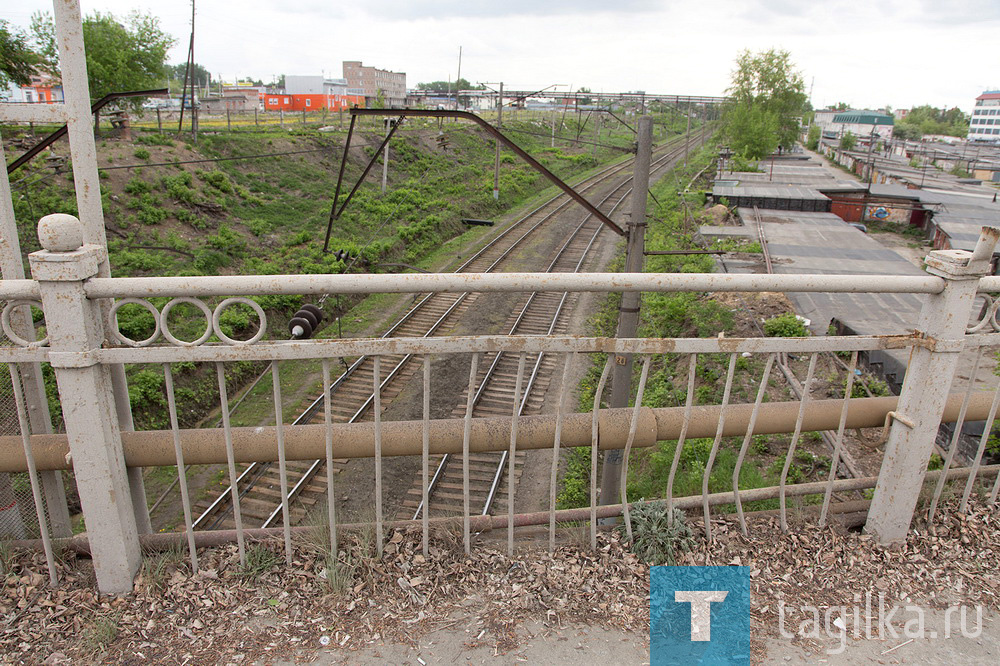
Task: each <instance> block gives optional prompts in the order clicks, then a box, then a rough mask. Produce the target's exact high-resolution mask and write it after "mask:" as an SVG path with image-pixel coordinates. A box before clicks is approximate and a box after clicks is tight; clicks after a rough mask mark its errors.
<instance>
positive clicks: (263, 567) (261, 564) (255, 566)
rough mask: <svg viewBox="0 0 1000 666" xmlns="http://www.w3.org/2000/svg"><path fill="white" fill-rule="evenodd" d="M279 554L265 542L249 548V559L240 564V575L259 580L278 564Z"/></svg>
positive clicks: (247, 578)
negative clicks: (272, 550)
mask: <svg viewBox="0 0 1000 666" xmlns="http://www.w3.org/2000/svg"><path fill="white" fill-rule="evenodd" d="M278 560H279V558H278V556H277V555H275V554H274V553H273V552H271V550H270V549H269V548H268V547H267V546H265V545H264V544H254V545H252V546H250V547H249V548H247V561H246V563H245V564H243V565H241V566H240V575H241V576H242V577H243V578H245V579H246V580H259V579H260V577H261V576H263V575H264V574H266V573H267V572H268V571H270V570H271V569H273V568H274V567H275V566H276V565H277V564H278Z"/></svg>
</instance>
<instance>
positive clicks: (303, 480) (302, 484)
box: [262, 153, 675, 528]
mask: <svg viewBox="0 0 1000 666" xmlns="http://www.w3.org/2000/svg"><path fill="white" fill-rule="evenodd" d="M673 156H675V154H674V153H668V154H667V155H664V156H663V157H661V158H660V159H659V160H658V161H657V162H658V163H659V164H660V165H661V166H662V164H664V163H666V161H668V160H669V159H671V157H673ZM658 168H659V167H658ZM615 173H617V171H615ZM625 182H626V184H627V182H628V181H625ZM620 187H621V185H619V186H618V188H620ZM618 188H616V190H617V189H618ZM631 191H632V190H631V188H629V190H628V192H626V193H625V194H624V195H622V199H624V198H625V197H626V196H628V194H629V193H630V192H631ZM613 193H614V192H612V193H610V194H608V195H607V196H606V197H604V199H602V200H601V202H600V203H601V204H603V203H605V202H606V201H607V200H608V199H610V198H611V196H612V195H613ZM620 203H621V201H619V202H617V203H615V205H614V206H613V207H612V209H611V212H612V213H613V212H614V211H615V210H616V209H617V207H618V205H619V204H620ZM567 205H569V202H566V203H564V204H560V205H559V206H558V207H557V208H556V209H555V210H553V211H552V212H550V213H548V214H546V215H545V216H544V217H543V218H542V219H541V220H539V221H538V222H537V223H535V225H533V226H532V227H531V228H530V229H529V230H528V231H526V232H525V233H524V234H523V235H522V236H521V237H520V238H518V239H517V240H516V241H515V243H514V244H513V245H511V246H510V247H508V248H507V250H505V251H504V252H503V254H501V255H500V256H499V257H498V258H497V259H496V260H495V261H493V263H492V264H490V265H489V267H487V268H486V270H484V271H483V272H490V271H492V270H493V269H494V268H495V267H496V266H497V265H499V264H500V262H501V261H502V260H503V259H505V258H506V257H507V256H509V255H510V253H511V252H513V251H514V249H516V248H517V247H518V246H519V245H520V244H521V242H522V241H523V240H524V239H525V238H527V236H528V235H529V234H531V233H533V232H534V231H535V230H536V229H537V228H538V227H539V226H541V225H542V224H543V223H544V222H546V221H548V220H549V219H550V218H551V217H552V216H553V215H555V214H556V213H558V212H559V211H561V210H562V209H563V208H564V207H565V206H567ZM540 208H541V207H539V209H540ZM539 209H536V210H539ZM592 217H593V216H592V215H590V214H588V215H587V216H586V217H585V218H584V220H583V221H582V222H581V223H580V225H579V226H578V227H577V229H576V230H574V232H573V234H571V235H570V237H569V238H568V239H567V240H566V241H565V242H564V243H563V245H562V247H561V248H560V249H559V251H558V252H557V255H556V258H555V259H553V260H552V261H551V262H550V264H549V267H548V268H547V269H546V272H549V271H551V270H552V269H553V268H554V267H555V265H556V263H557V262H558V260H559V257H560V256H561V255H562V253H563V252H564V251H565V250H566V248H568V247H569V244H570V243H571V242H572V240H573V238H575V236H576V234H577V233H578V232H579V231H580V230H581V229H582V228H583V227H584V226H585V225H586V224H587V222H589V221H590V219H591V218H592ZM600 229H601V227H599V228H598V232H599V231H600ZM596 238H597V233H596V232H595V234H594V236H593V237H592V238H591V241H590V243H589V244H588V246H587V251H589V249H590V247H591V246H592V245H593V243H594V240H595V239H596ZM584 256H586V253H585V255H584ZM469 263H470V262H466V264H463V267H464V266H465V265H468V264H469ZM580 263H582V259H581V262H578V265H577V269H578V268H579V265H580ZM470 293H472V292H465V293H463V294H461V295H460V296H459V298H458V299H456V301H455V303H454V304H453V305H452V306H451V308H449V309H448V311H447V312H446V313H445V314H444V315H442V316H441V317H440V318H439V319H438V320H437V321H436V322H435V323H434V324H433V325H432V326H431V328H430V329H429V330H428V331H427V332H426V333H424V335H422V336H421V337H424V338H426V337H430V336H431V335H432V334H433V333H434V332H435V331H437V329H438V328H439V327H440V325H441V324H442V323H443V322H444V321H445V319H446V318H447V317H448V316H449V315H450V314H451V312H452V310H454V309H455V308H456V307H458V305H459V303H461V302H462V301H464V300H465V298H466V297H467V296H469V295H470ZM538 293H539V292H535V293H533V294H532V295H531V296H530V297H529V299H528V303H527V304H526V305H525V306H524V308H523V309H522V311H521V314H520V315H519V316H518V318H517V323H520V322H521V320H522V319H523V317H524V315H525V314H526V313H527V311H528V307H529V306H530V304H531V302H532V301H533V300H534V298H535V296H536V295H537V294H538ZM432 295H433V294H429V295H428V297H427V298H429V297H430V296H432ZM425 300H426V299H425ZM564 302H565V294H564V296H563V299H562V301H561V302H560V305H559V309H558V310H557V313H556V319H553V324H552V326H550V327H549V333H550V334H551V332H552V328H553V327H554V326H555V321H556V320H557V319H558V316H559V313H560V312H561V311H562V304H563V303H564ZM412 311H413V310H412V309H411V312H412ZM398 326H399V324H397V325H396V326H394V327H393V329H391V330H395V329H396V328H397V327H398ZM516 328H517V324H515V326H514V328H512V329H511V332H510V334H511V335H513V334H514V333H515V331H516ZM382 337H387V336H386V335H383V336H382ZM502 355H503V354H502V353H500V354H497V356H496V358H495V359H494V361H493V364H492V365H491V366H490V368H489V370H488V371H487V374H486V377H485V378H484V380H483V384H482V385H481V387H480V389H479V391H477V393H476V396H475V397H474V399H473V404H474V405H475V404H476V403H478V401H479V398H480V397H481V395H482V391H483V389H484V388H485V386H486V381H487V380H488V379H489V377H490V376H491V375H492V373H493V371H494V370H495V368H496V366H497V364H498V363H499V361H500V357H501V356H502ZM413 356H414V354H406V355H405V356H403V358H402V359H401V360H400V361H399V362H398V363H397V364H396V365H395V367H394V368H393V369H392V370H391V371H390V372H389V374H388V375H387V376H386V378H385V379H384V380H382V381H381V382H379V391H382V390H383V388H384V387H386V386H388V385H389V384H390V383H391V381H392V380H393V379H394V378H395V377H396V376H397V375H398V374H399V373H401V372H402V369H403V367H404V366H405V365H406V364H407V363H408V362H409V361H410V359H411V358H412V357H413ZM542 356H544V355H543V354H539V362H540V361H541V358H542ZM362 358H364V357H362ZM536 368H537V365H536ZM533 382H534V375H533V376H532V382H530V383H529V385H528V389H527V391H526V393H525V395H527V392H530V390H531V386H532V384H533ZM322 399H323V397H322V396H321V397H320V398H318V399H317V400H316V401H314V402H313V403H312V405H310V409H314V408H317V406H318V405H319V403H320V402H321V401H322ZM374 400H375V394H374V393H372V394H371V395H370V396H368V398H367V399H366V400H365V402H364V404H362V405H361V407H359V408H358V409H357V411H355V413H354V415H353V416H351V418H350V420H349V421H348V423H356V422H357V421H358V420H360V419H361V418H362V417H363V416H364V414H365V413H367V411H368V409H369V408H370V407H371V405H372V404H373V403H374ZM523 404H526V403H523ZM522 409H523V406H522ZM303 416H304V414H303ZM300 418H302V417H301V416H300ZM297 422H298V420H296V423H297ZM293 425H295V424H293ZM447 458H448V456H447V455H445V457H444V460H443V461H442V464H440V465H439V466H438V469H437V470H436V471H435V473H434V477H433V478H432V480H431V482H430V485H429V487H428V492H430V490H431V489H432V488H433V486H434V485H436V483H437V482H438V480H439V479H440V477H441V474H442V473H443V470H444V469H445V467H446V466H447V465H446V463H447ZM505 459H506V458H504V460H505ZM325 463H326V461H325V460H322V459H318V460H314V461H313V462H312V464H311V465H310V466H309V468H308V469H307V470H306V472H305V473H304V474H303V475H302V476H301V477H300V478H299V480H298V481H297V482H296V484H295V486H294V487H293V488H292V489H291V490H290V491H289V493H288V499H289V501H291V500H292V499H293V498H295V497H297V496H298V495H299V494H300V493H301V492H302V491H303V490H304V489H305V488H306V486H307V485H308V483H309V481H311V480H312V478H313V477H314V476H315V475H316V474H317V473H318V472H319V470H320V469H321V468H322V467H323V465H324V464H325ZM487 506H488V505H487ZM279 515H281V507H280V506H278V507H276V508H275V509H274V511H272V512H271V514H270V515H269V516H268V518H267V520H265V521H264V524H263V525H262V527H265V528H266V527H270V526H271V525H272V524H273V523H274V521H276V520H277V519H278V516H279ZM418 515H419V509H418ZM414 519H416V517H415V518H414Z"/></svg>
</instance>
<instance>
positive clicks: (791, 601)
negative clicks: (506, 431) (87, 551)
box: [0, 497, 1000, 666]
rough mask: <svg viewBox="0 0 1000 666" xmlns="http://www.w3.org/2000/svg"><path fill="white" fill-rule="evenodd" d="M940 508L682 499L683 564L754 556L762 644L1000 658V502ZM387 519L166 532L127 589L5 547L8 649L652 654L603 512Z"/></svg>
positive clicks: (643, 592) (755, 619)
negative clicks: (195, 566) (465, 523)
mask: <svg viewBox="0 0 1000 666" xmlns="http://www.w3.org/2000/svg"><path fill="white" fill-rule="evenodd" d="M939 509H940V510H939V511H938V512H937V514H936V517H935V520H934V522H933V523H927V522H926V521H925V520H924V519H923V517H922V514H919V513H918V516H917V519H916V520H915V521H914V525H913V528H912V529H911V530H910V532H909V533H908V534H907V537H906V540H905V542H903V543H901V544H898V545H896V546H893V547H883V546H880V545H879V544H877V543H876V542H875V540H874V539H873V538H871V537H870V536H866V535H863V534H859V533H857V532H855V531H852V530H848V529H845V528H844V527H842V526H840V525H839V524H836V523H835V522H834V523H832V524H831V525H829V526H827V527H823V528H820V527H818V526H817V525H816V524H815V522H813V521H802V522H794V523H793V524H792V526H791V531H790V532H789V533H783V532H782V531H781V529H780V526H779V524H778V522H777V520H776V519H774V518H768V517H753V516H752V517H750V518H749V519H748V525H747V527H748V533H747V535H746V536H744V535H743V534H742V533H741V531H740V528H739V525H738V524H737V523H735V522H733V521H731V520H729V519H725V518H719V519H715V518H713V520H712V529H713V535H714V539H713V540H712V541H708V540H706V538H705V536H704V526H703V525H702V524H701V522H700V521H699V520H694V519H692V520H690V521H689V526H690V527H691V529H692V530H693V534H692V536H691V537H690V541H687V542H685V543H686V548H687V549H686V550H684V549H683V548H680V549H678V550H677V551H675V552H676V555H677V557H678V564H681V565H686V566H690V565H699V566H705V565H709V566H711V565H717V566H718V565H721V566H728V565H737V566H743V567H747V571H748V572H749V577H750V586H751V592H752V598H751V608H750V614H749V615H748V616H747V617H746V619H747V623H748V624H747V631H748V632H749V635H750V636H751V637H752V645H751V648H750V649H751V650H752V653H751V654H752V662H753V663H775V664H781V663H832V664H837V663H848V664H861V663H885V664H893V663H942V664H943V663H961V664H965V663H975V664H980V663H982V664H986V663H997V661H998V659H997V657H998V656H1000V650H998V648H1000V646H998V641H1000V632H998V631H997V629H998V624H997V620H998V618H1000V615H998V612H997V611H998V609H1000V601H998V600H1000V596H998V595H1000V583H998V581H997V579H996V577H995V576H993V575H992V570H993V569H994V568H995V564H996V561H997V553H998V552H1000V514H997V512H996V511H995V507H993V506H992V505H990V504H988V503H987V502H986V501H984V500H982V499H979V498H977V497H974V498H973V502H972V503H971V504H970V507H969V509H968V511H967V512H966V513H961V512H959V511H958V501H957V500H955V499H949V500H946V501H945V502H944V503H942V504H941V505H940V506H939ZM388 536H389V537H390V538H388V539H387V543H386V549H385V555H384V556H382V557H378V556H376V555H375V554H374V553H373V551H372V543H371V541H370V535H366V534H363V533H355V534H353V535H350V536H345V537H344V540H343V541H342V542H341V552H340V557H339V559H338V561H337V562H338V564H336V565H333V564H332V562H331V560H329V559H327V557H326V555H325V553H324V551H323V549H322V547H321V546H320V541H321V540H316V541H312V540H302V541H297V545H296V547H295V550H294V552H293V557H292V563H291V564H290V565H285V564H284V558H283V556H282V553H281V544H280V542H268V543H264V544H256V545H253V546H252V550H253V560H252V561H253V564H252V565H248V566H246V567H243V566H241V565H240V564H239V560H238V555H237V553H236V547H235V546H234V545H228V546H224V547H220V548H212V549H203V550H201V551H200V552H199V563H200V571H199V573H197V574H192V573H191V569H190V567H189V565H188V564H187V562H186V556H185V553H184V551H183V550H182V551H179V552H178V551H168V552H166V553H163V554H161V555H159V556H151V557H150V558H149V559H148V560H147V565H146V566H145V567H144V568H143V570H142V572H141V573H140V576H139V577H138V579H137V585H136V590H135V592H133V593H131V594H128V595H124V596H121V597H110V596H104V597H100V596H98V595H97V594H96V592H95V590H94V578H93V576H94V574H93V569H92V567H91V565H90V562H89V560H87V559H85V558H82V557H79V556H76V555H74V554H73V553H63V554H62V555H61V556H60V558H59V559H58V560H57V561H56V567H57V571H58V575H59V579H60V584H59V585H58V586H57V587H51V586H48V585H47V582H46V581H47V575H46V573H45V571H46V569H45V561H44V558H43V557H42V556H41V555H40V554H39V553H31V554H25V555H21V556H18V557H14V558H8V559H6V560H4V563H3V564H4V567H5V572H6V573H5V576H6V581H7V584H6V585H3V586H2V587H0V615H2V616H3V617H4V621H5V623H4V629H3V631H0V654H2V657H3V658H2V659H0V661H2V662H4V663H8V662H9V663H51V664H55V663H97V662H100V663H122V664H139V663H149V662H152V663H178V664H182V663H183V664H189V663H220V664H244V663H292V662H294V663H409V664H420V665H421V666H426V665H427V664H436V663H486V662H490V663H500V664H506V663H524V662H530V663H565V662H568V661H572V660H576V661H585V663H601V662H607V663H623V664H625V663H627V664H642V663H647V662H648V656H647V655H648V652H647V645H646V641H647V637H648V623H649V567H648V565H647V564H645V563H643V562H642V561H640V559H639V558H638V557H637V556H636V555H635V554H634V553H632V552H630V550H629V549H628V547H627V544H626V542H625V541H624V539H623V537H622V536H621V535H620V534H616V533H613V532H603V533H602V534H601V535H599V540H598V548H597V550H596V551H593V550H590V549H589V547H587V546H585V545H580V544H579V543H578V542H577V541H575V540H573V539H572V538H570V539H560V542H559V543H560V544H562V545H559V546H558V547H557V548H556V550H555V551H554V552H551V553H550V552H548V551H547V550H545V549H544V548H537V547H524V548H523V549H521V550H518V551H517V552H515V554H514V555H513V556H508V555H506V553H505V552H503V551H502V550H498V549H497V548H495V547H494V546H492V545H491V543H490V542H488V541H483V540H478V539H477V540H476V542H474V544H473V546H472V550H471V552H470V553H469V554H465V553H464V552H463V550H462V547H461V539H460V538H459V537H458V536H457V535H456V534H454V533H453V532H450V531H446V530H441V531H437V532H435V534H434V535H433V537H432V541H431V551H430V557H424V556H423V555H422V554H421V553H420V537H419V530H418V529H415V528H411V529H408V530H406V531H396V532H391V533H390V534H389V535H388ZM331 566H335V568H334V569H333V570H334V572H335V573H334V574H333V576H332V577H331V573H330V572H331ZM865 593H868V594H872V595H874V596H875V597H876V598H877V596H878V595H879V594H882V595H883V596H884V599H885V600H886V607H887V608H891V607H892V606H894V605H896V606H900V607H901V608H902V609H903V611H904V612H905V613H909V614H910V615H906V616H903V613H899V614H897V616H896V617H894V618H892V621H891V622H890V621H889V619H888V616H887V615H883V616H882V617H883V618H885V622H882V624H884V626H885V632H884V634H882V636H884V639H883V638H882V637H880V632H879V630H878V626H879V623H880V621H879V620H878V619H877V618H873V620H874V621H875V622H874V624H873V628H874V630H873V631H871V632H870V634H869V632H866V631H864V624H863V623H864V621H865V620H866V619H867V617H868V616H869V615H876V614H878V611H877V610H875V609H874V608H873V610H872V611H871V612H869V611H867V610H865V609H864V608H863V606H862V607H861V609H860V613H861V615H858V616H853V614H852V613H851V612H849V611H840V610H839V609H840V608H841V607H842V606H843V607H845V608H851V607H854V608H857V607H858V604H857V603H856V599H858V598H860V595H862V594H865ZM779 602H783V605H782V604H781V603H779ZM959 604H961V605H965V606H967V608H969V609H970V610H971V611H972V613H971V614H969V619H968V621H967V622H966V629H965V634H962V635H967V636H968V638H960V637H959V635H958V634H959V633H960V632H956V631H955V624H953V625H952V627H951V629H952V636H951V637H949V638H945V637H944V635H943V627H942V613H943V612H944V613H946V609H948V608H951V607H954V606H956V605H959ZM807 605H808V606H809V607H814V608H816V609H818V612H821V613H827V612H831V613H836V612H839V613H840V615H839V616H838V617H841V618H846V619H847V625H846V626H848V627H849V628H850V629H851V631H850V634H849V635H848V636H847V637H845V640H844V644H845V645H844V647H845V650H844V653H843V654H836V652H837V651H838V650H839V647H840V640H839V637H840V634H839V633H837V632H836V631H834V632H833V634H832V637H831V635H827V634H826V633H820V634H818V635H815V636H814V635H811V634H810V633H809V632H808V631H807V630H806V629H803V627H807V625H804V624H802V620H803V618H809V617H811V615H810V614H809V613H808V612H806V611H803V610H802V609H803V607H805V606H807ZM904 605H905V608H903V607H904ZM910 607H914V608H918V609H921V613H922V615H921V617H923V618H924V622H923V625H922V627H920V628H919V630H920V634H919V635H920V636H922V638H920V639H919V640H914V641H912V642H911V641H909V637H910V636H911V635H912V632H913V631H915V630H917V629H918V628H917V627H914V626H910V624H909V618H910V616H911V615H912V613H913V612H912V611H910V610H909V609H910ZM782 608H785V609H788V610H786V611H780V609H782ZM977 608H981V609H982V613H983V615H982V616H983V619H982V622H980V621H979V620H978V619H977V611H976V609H977ZM831 609H832V610H831ZM783 612H785V613H787V614H788V615H787V617H786V618H785V620H784V622H782V619H781V618H782V617H784V615H782V613H783ZM854 617H860V618H862V619H861V620H855V619H854ZM858 622H861V623H862V624H857V623H858ZM885 623H889V624H885ZM956 623H957V620H956ZM890 626H891V630H890V629H889V627H890ZM854 627H861V631H860V637H855V636H854V633H853V628H854ZM783 629H784V632H785V634H784V635H783V634H782V630H783ZM907 632H910V633H907ZM932 632H934V633H932ZM789 633H791V634H792V636H791V637H789V636H788V634H789ZM866 635H871V636H872V638H871V639H868V638H861V637H864V636H866Z"/></svg>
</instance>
